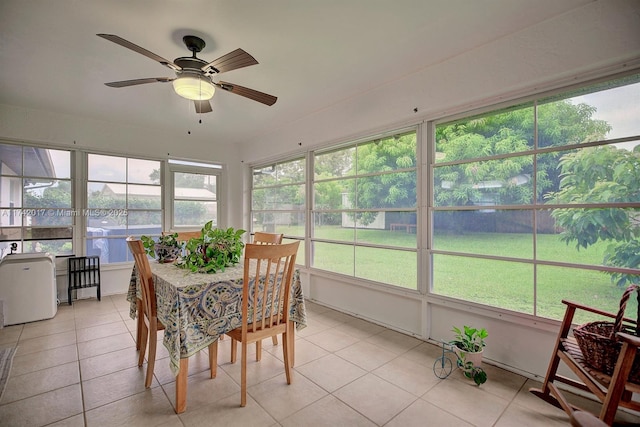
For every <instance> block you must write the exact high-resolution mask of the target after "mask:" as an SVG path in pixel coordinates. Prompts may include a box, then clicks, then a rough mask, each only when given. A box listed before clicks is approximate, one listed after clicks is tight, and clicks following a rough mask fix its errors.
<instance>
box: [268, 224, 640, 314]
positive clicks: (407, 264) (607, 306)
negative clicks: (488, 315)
mask: <svg viewBox="0 0 640 427" xmlns="http://www.w3.org/2000/svg"><path fill="white" fill-rule="evenodd" d="M278 232H283V233H285V234H290V235H301V234H302V233H303V232H304V230H302V228H301V227H289V228H281V227H279V229H278ZM316 236H321V237H322V238H325V239H331V240H346V241H350V240H351V241H353V238H354V230H353V229H344V228H341V227H336V226H323V227H320V228H318V229H316ZM356 236H357V241H359V242H366V243H371V244H381V245H390V246H398V247H407V248H415V247H416V235H415V234H408V233H406V232H404V231H393V232H392V231H387V230H357V231H356ZM536 243H537V255H538V259H541V260H550V261H561V262H571V263H580V264H587V265H600V264H602V256H603V252H604V249H605V247H606V244H596V245H593V246H592V247H590V248H588V249H587V250H585V249H581V250H579V251H578V250H577V249H576V248H575V246H573V245H569V246H568V245H567V244H566V243H564V242H562V241H561V240H560V237H559V236H557V235H549V234H543V235H538V240H537V242H536ZM434 248H435V249H437V250H441V251H452V252H465V253H471V254H485V255H496V256H505V257H511V258H522V259H529V260H530V259H532V256H533V238H532V236H531V235H530V234H513V233H511V234H508V233H505V234H492V233H468V234H464V235H459V234H457V235H452V234H436V235H435V236H434ZM314 251H315V260H314V266H316V267H318V268H324V269H327V270H331V271H335V272H339V273H344V274H347V275H352V276H353V275H355V276H356V277H362V278H365V279H371V280H374V281H379V282H384V283H391V284H395V285H398V286H402V287H407V288H410V289H415V287H416V283H417V260H416V256H415V253H413V252H405V251H389V250H379V249H372V248H362V247H357V248H355V249H354V247H353V246H341V245H333V244H323V243H318V244H316V246H315V249H314ZM354 269H355V271H354ZM433 276H434V284H433V289H434V292H436V293H438V294H441V295H446V296H450V297H454V298H459V299H463V300H469V301H474V302H478V303H481V304H486V305H490V306H495V307H502V308H506V309H509V310H514V311H518V312H522V313H527V314H533V313H534V304H533V302H534V298H536V299H537V306H536V314H537V315H538V316H542V317H548V318H553V319H560V318H561V317H562V315H563V313H564V305H563V304H562V303H561V301H562V300H563V299H569V300H572V301H577V302H580V303H584V304H586V305H592V306H595V307H598V308H600V309H603V310H607V311H611V312H614V313H615V312H617V310H618V306H619V302H620V296H621V295H622V292H623V291H624V289H621V288H618V287H616V286H615V285H613V284H612V283H611V280H610V278H609V276H608V275H606V274H604V273H600V272H597V271H590V270H585V269H575V268H561V267H552V266H538V268H537V271H535V277H536V278H537V281H536V282H537V286H536V287H535V292H537V295H535V296H534V267H533V265H532V264H527V263H520V262H505V261H497V260H486V259H478V258H469V257H459V256H448V255H440V254H435V255H434V270H433ZM636 307H637V303H636V299H635V297H632V301H630V303H629V304H628V305H627V315H628V316H629V317H632V318H635V317H636V315H635V310H636ZM587 320H590V319H587V318H586V317H585V318H578V319H576V321H577V322H581V321H587Z"/></svg>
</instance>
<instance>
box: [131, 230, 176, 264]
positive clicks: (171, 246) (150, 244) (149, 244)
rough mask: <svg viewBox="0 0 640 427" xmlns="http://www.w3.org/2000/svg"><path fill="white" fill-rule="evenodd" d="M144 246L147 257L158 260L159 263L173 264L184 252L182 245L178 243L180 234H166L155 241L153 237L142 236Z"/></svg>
mask: <svg viewBox="0 0 640 427" xmlns="http://www.w3.org/2000/svg"><path fill="white" fill-rule="evenodd" d="M140 240H142V245H143V246H144V249H145V251H146V252H147V255H149V256H150V257H152V258H156V259H157V260H158V262H159V263H165V262H173V261H175V260H176V259H178V257H179V256H180V253H181V252H182V243H180V242H179V241H178V233H173V234H165V235H163V236H160V237H158V240H157V241H156V240H154V239H153V237H149V236H141V237H140Z"/></svg>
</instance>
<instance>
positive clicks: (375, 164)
mask: <svg viewBox="0 0 640 427" xmlns="http://www.w3.org/2000/svg"><path fill="white" fill-rule="evenodd" d="M354 160H355V161H354V162H353V163H352V165H351V170H350V173H348V175H350V174H353V173H357V174H358V175H366V174H369V173H380V172H383V173H382V174H376V175H373V176H363V177H359V178H358V179H357V180H349V181H347V190H348V194H349V200H350V202H351V205H352V206H353V207H354V208H357V209H379V208H397V207H410V208H413V207H415V206H416V200H417V199H416V174H415V171H408V172H395V171H397V170H398V169H410V168H414V167H415V166H416V134H415V133H413V132H412V133H408V134H404V135H396V136H393V137H389V138H386V139H383V140H378V141H373V142H370V143H367V144H362V145H358V147H357V149H356V150H355V159H354ZM354 168H355V169H354ZM384 172H388V173H384ZM377 215H378V214H377V213H376V212H360V213H358V214H357V215H355V217H354V219H355V220H357V222H358V223H359V224H362V225H367V224H370V223H372V222H373V221H374V220H375V218H376V216H377Z"/></svg>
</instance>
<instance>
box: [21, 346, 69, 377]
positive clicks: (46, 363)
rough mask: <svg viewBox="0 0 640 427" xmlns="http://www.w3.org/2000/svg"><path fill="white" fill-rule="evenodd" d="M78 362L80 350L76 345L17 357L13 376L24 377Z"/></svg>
mask: <svg viewBox="0 0 640 427" xmlns="http://www.w3.org/2000/svg"><path fill="white" fill-rule="evenodd" d="M77 360H78V348H77V346H76V345H75V344H72V345H67V346H64V347H58V348H52V349H50V350H45V351H39V352H37V353H29V354H25V355H22V356H15V357H14V358H13V364H12V366H11V376H18V375H24V374H28V373H29V372H34V371H39V370H41V369H46V368H51V367H53V366H58V365H63V364H65V363H69V362H74V361H77Z"/></svg>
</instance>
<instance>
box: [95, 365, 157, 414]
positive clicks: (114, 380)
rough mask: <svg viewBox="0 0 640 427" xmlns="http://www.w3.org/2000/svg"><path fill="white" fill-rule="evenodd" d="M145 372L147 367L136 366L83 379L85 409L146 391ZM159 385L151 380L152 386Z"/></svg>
mask: <svg viewBox="0 0 640 427" xmlns="http://www.w3.org/2000/svg"><path fill="white" fill-rule="evenodd" d="M145 374H146V369H143V368H138V367H135V368H129V369H125V370H122V371H118V372H114V373H112V374H108V375H103V376H101V377H98V378H94V379H91V380H88V381H82V392H83V396H84V405H85V409H86V410H91V409H94V408H97V407H99V406H102V405H106V404H109V403H112V402H115V401H117V400H120V399H124V398H125V397H129V396H133V395H134V394H137V393H142V392H144V391H145V390H146V389H145V388H144V378H145ZM158 386H159V384H158V382H157V381H155V380H154V381H152V382H151V387H152V388H153V387H158Z"/></svg>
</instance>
